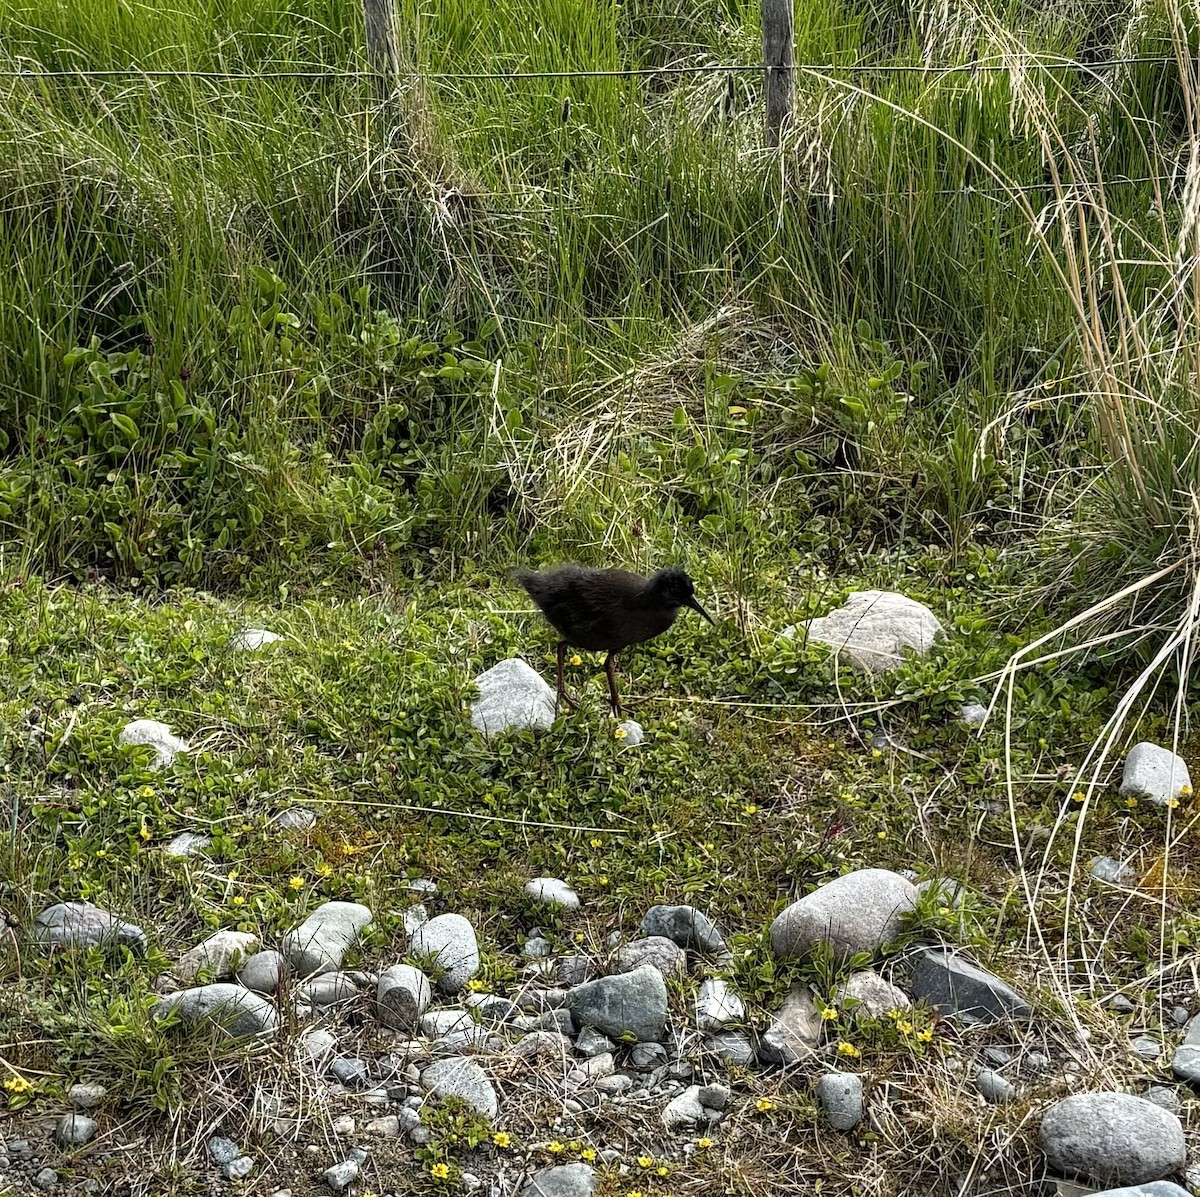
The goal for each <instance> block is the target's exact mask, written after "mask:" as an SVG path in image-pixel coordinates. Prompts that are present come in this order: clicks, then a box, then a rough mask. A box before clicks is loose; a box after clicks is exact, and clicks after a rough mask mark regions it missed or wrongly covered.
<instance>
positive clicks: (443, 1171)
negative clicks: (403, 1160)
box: [429, 1164, 450, 1180]
mask: <svg viewBox="0 0 1200 1197" xmlns="http://www.w3.org/2000/svg"><path fill="white" fill-rule="evenodd" d="M429 1175H430V1176H432V1177H433V1178H434V1180H446V1179H447V1178H448V1177H449V1175H450V1165H449V1164H434V1165H433V1167H432V1168H430V1169H429Z"/></svg>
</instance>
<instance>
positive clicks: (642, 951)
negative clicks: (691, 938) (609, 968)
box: [614, 935, 687, 977]
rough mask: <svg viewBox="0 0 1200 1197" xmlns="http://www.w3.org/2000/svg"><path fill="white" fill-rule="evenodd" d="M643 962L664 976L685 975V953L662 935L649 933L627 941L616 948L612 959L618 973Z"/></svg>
mask: <svg viewBox="0 0 1200 1197" xmlns="http://www.w3.org/2000/svg"><path fill="white" fill-rule="evenodd" d="M645 964H648V965H649V966H650V967H651V968H656V969H658V971H659V972H660V973H662V975H663V976H664V977H684V976H686V975H687V953H686V952H685V951H684V950H683V948H681V947H680V946H679V945H678V944H677V943H675V942H674V941H672V940H670V939H667V938H666V936H663V935H651V936H648V937H647V938H646V939H635V940H634V941H633V943H627V944H626V945H625V946H624V947H623V948H620V949H618V951H617V955H616V960H615V961H614V965H615V968H616V971H617V972H620V973H631V972H633V971H634V970H635V969H639V968H641V967H642V966H643V965H645Z"/></svg>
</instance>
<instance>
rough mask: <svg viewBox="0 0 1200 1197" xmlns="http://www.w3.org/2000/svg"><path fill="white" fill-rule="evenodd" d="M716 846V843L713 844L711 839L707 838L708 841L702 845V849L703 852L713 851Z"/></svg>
mask: <svg viewBox="0 0 1200 1197" xmlns="http://www.w3.org/2000/svg"><path fill="white" fill-rule="evenodd" d="M716 848H717V845H716V844H714V843H713V842H712V840H709V841H708V843H707V844H705V845H704V851H705V852H715V851H716Z"/></svg>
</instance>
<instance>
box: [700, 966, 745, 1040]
mask: <svg viewBox="0 0 1200 1197" xmlns="http://www.w3.org/2000/svg"><path fill="white" fill-rule="evenodd" d="M745 1017H746V1007H745V1006H744V1005H743V1004H742V999H741V998H740V997H738V995H737V993H736V992H735V991H734V989H733V987H732V986H731V985H730V984H729V982H728V981H724V980H722V979H721V978H720V977H711V978H709V979H708V980H707V981H704V982H702V984H701V985H700V988H699V990H698V991H697V993H696V1026H697V1028H698V1029H699V1030H701V1031H720V1030H723V1029H724V1028H725V1026H726V1024H728V1023H738V1022H741V1021H742V1020H743V1019H744V1018H745Z"/></svg>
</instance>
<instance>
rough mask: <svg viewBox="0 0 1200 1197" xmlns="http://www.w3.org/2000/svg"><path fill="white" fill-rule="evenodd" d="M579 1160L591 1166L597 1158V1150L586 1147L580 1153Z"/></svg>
mask: <svg viewBox="0 0 1200 1197" xmlns="http://www.w3.org/2000/svg"><path fill="white" fill-rule="evenodd" d="M579 1158H580V1159H581V1160H586V1161H587V1162H588V1163H589V1164H590V1163H591V1162H592V1160H594V1159H595V1158H596V1149H595V1148H594V1147H585V1148H584V1149H583V1150H582V1151H581V1152H580V1153H579Z"/></svg>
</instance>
